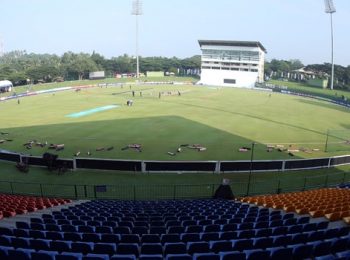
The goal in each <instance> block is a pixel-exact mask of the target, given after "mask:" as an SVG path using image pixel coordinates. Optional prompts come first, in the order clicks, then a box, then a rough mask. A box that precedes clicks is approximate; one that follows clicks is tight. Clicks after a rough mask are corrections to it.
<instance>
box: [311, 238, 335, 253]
mask: <svg viewBox="0 0 350 260" xmlns="http://www.w3.org/2000/svg"><path fill="white" fill-rule="evenodd" d="M307 244H308V245H312V246H313V253H312V254H313V256H322V255H328V254H330V253H331V244H332V242H331V241H315V242H309V243H307Z"/></svg>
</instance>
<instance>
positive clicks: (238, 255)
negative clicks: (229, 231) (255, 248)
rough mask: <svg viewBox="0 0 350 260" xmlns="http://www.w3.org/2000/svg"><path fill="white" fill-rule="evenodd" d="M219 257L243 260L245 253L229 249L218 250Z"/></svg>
mask: <svg viewBox="0 0 350 260" xmlns="http://www.w3.org/2000/svg"><path fill="white" fill-rule="evenodd" d="M219 255H220V259H221V260H232V259H235V260H245V259H246V255H245V253H243V252H238V251H231V252H220V253H219Z"/></svg>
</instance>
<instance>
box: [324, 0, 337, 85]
mask: <svg viewBox="0 0 350 260" xmlns="http://www.w3.org/2000/svg"><path fill="white" fill-rule="evenodd" d="M324 5H325V12H326V13H327V14H330V17H331V45H332V46H331V49H332V51H331V53H332V55H331V56H332V57H331V59H332V72H331V89H333V82H334V56H333V13H335V11H336V10H335V7H334V4H333V0H324Z"/></svg>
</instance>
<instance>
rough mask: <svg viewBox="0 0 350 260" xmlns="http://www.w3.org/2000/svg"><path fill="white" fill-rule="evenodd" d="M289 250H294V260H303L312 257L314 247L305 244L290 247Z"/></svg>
mask: <svg viewBox="0 0 350 260" xmlns="http://www.w3.org/2000/svg"><path fill="white" fill-rule="evenodd" d="M287 248H292V250H293V258H297V259H303V258H309V257H312V251H313V246H312V245H305V244H295V245H289V246H287Z"/></svg>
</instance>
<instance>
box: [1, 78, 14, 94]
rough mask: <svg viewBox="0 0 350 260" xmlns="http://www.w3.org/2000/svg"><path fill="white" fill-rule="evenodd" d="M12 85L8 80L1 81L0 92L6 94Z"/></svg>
mask: <svg viewBox="0 0 350 260" xmlns="http://www.w3.org/2000/svg"><path fill="white" fill-rule="evenodd" d="M12 87H13V85H12V82H11V81H9V80H1V81H0V92H8V91H11V89H12Z"/></svg>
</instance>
